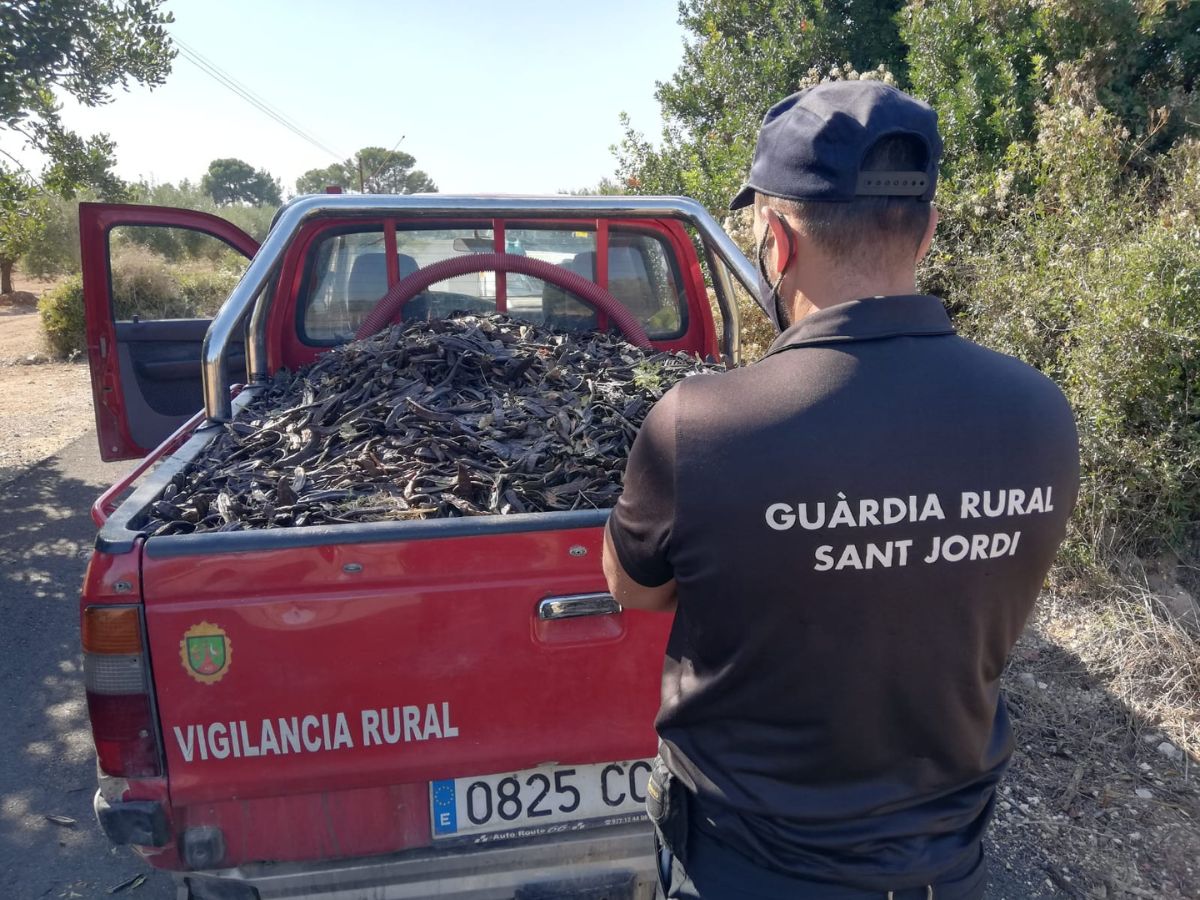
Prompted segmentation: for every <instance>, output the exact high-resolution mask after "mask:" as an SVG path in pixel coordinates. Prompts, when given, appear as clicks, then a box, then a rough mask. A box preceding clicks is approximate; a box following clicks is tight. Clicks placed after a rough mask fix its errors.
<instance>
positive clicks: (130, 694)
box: [83, 606, 162, 778]
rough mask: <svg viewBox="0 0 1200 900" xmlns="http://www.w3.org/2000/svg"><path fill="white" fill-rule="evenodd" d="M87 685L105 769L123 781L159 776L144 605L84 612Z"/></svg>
mask: <svg viewBox="0 0 1200 900" xmlns="http://www.w3.org/2000/svg"><path fill="white" fill-rule="evenodd" d="M83 682H84V686H85V688H86V690H87V701H88V714H89V715H90V716H91V719H92V735H93V736H94V738H95V740H96V755H97V756H98V757H99V759H100V768H101V770H102V771H103V772H105V773H106V774H108V775H116V776H118V777H122V778H134V777H145V776H152V775H158V774H160V773H161V772H162V766H161V763H160V762H159V747H158V737H157V735H156V732H155V727H154V712H153V709H152V708H151V705H150V678H149V674H148V672H147V665H146V653H145V646H144V644H143V641H142V618H141V608H140V607H137V606H89V607H88V608H87V609H85V610H84V611H83Z"/></svg>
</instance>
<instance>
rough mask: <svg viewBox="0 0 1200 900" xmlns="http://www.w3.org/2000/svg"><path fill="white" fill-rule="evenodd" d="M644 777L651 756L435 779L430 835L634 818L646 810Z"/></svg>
mask: <svg viewBox="0 0 1200 900" xmlns="http://www.w3.org/2000/svg"><path fill="white" fill-rule="evenodd" d="M649 777H650V761H649V760H646V759H636V760H632V761H630V762H615V763H597V764H595V765H586V766H542V767H541V768H538V769H526V770H525V771H523V772H505V773H503V774H500V775H478V776H475V777H470V778H452V779H447V780H445V781H434V782H431V783H430V785H429V806H430V811H431V813H432V816H431V818H432V820H433V837H434V838H435V839H438V838H453V837H462V836H464V835H478V834H484V833H487V834H488V839H489V840H506V839H510V838H519V837H536V836H539V835H543V834H553V833H555V832H559V831H570V830H573V828H574V827H582V825H578V823H582V822H583V821H585V820H588V819H600V820H605V822H608V824H618V823H620V822H631V821H636V819H637V818H639V817H640V816H643V815H645V807H646V781H647V780H648V779H649ZM572 823H576V824H575V825H573V824H572Z"/></svg>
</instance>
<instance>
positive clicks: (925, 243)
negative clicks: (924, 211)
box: [917, 203, 939, 263]
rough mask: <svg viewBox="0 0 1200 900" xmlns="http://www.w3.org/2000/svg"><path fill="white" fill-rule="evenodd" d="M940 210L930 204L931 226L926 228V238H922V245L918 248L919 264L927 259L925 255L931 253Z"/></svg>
mask: <svg viewBox="0 0 1200 900" xmlns="http://www.w3.org/2000/svg"><path fill="white" fill-rule="evenodd" d="M938 219H939V216H938V209H937V207H936V206H934V205H933V204H932V203H931V204H929V224H928V225H926V226H925V236H924V237H923V238H921V244H920V246H918V247H917V262H918V263H919V262H920V261H921V260H923V259H924V258H925V254H926V253H928V252H929V245H930V244H932V243H933V233H934V231H936V230H937V224H938Z"/></svg>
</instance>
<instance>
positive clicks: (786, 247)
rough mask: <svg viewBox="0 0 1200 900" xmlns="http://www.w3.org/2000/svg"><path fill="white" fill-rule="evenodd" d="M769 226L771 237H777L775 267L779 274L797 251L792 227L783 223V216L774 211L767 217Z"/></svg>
mask: <svg viewBox="0 0 1200 900" xmlns="http://www.w3.org/2000/svg"><path fill="white" fill-rule="evenodd" d="M767 227H768V228H770V229H771V237H773V238H774V239H775V268H776V272H777V274H779V275H782V274H783V271H784V269H786V268H787V267H788V266H789V265H791V262H792V254H794V253H795V252H796V248H795V246H794V245H793V244H792V232H791V229H790V228H788V227H787V226H786V225H784V224H783V217H782V216H780V215H779V214H778V213H773V214H772V215H770V216H768V217H767Z"/></svg>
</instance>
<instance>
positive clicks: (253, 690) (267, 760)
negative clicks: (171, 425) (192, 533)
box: [142, 514, 670, 834]
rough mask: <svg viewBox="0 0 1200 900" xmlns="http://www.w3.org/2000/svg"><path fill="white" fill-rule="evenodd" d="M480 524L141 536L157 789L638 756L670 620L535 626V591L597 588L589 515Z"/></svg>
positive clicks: (244, 789)
mask: <svg viewBox="0 0 1200 900" xmlns="http://www.w3.org/2000/svg"><path fill="white" fill-rule="evenodd" d="M565 515H572V514H565ZM513 518H519V517H513ZM417 524H419V523H408V524H407V526H405V525H401V526H385V527H387V528H390V529H391V532H390V533H398V532H402V531H403V530H404V529H405V528H406V527H409V528H411V526H412V525H417ZM490 532H491V533H482V534H465V535H462V536H453V537H444V538H434V539H419V540H412V539H409V540H379V539H378V535H379V534H380V533H381V532H380V531H379V530H378V529H376V530H375V531H374V532H372V533H373V535H374V537H373V539H372V540H371V542H362V543H328V544H317V545H313V546H286V545H285V544H284V543H283V542H281V541H280V540H278V538H279V537H280V536H279V534H278V533H276V534H275V535H273V538H275V539H274V540H273V541H272V540H270V539H268V540H266V541H260V542H259V543H261V544H262V546H261V548H255V549H248V550H244V551H238V552H218V553H214V552H211V549H207V550H204V551H203V552H201V551H199V550H198V549H197V548H202V547H207V548H211V547H212V546H213V545H220V544H221V543H222V540H224V545H225V546H228V547H233V546H246V545H250V546H254V545H253V542H254V541H255V539H256V537H258V536H256V535H250V534H240V535H238V534H225V535H215V536H214V537H215V538H217V539H218V540H216V541H212V540H209V541H207V542H204V541H200V540H199V539H198V537H194V538H189V537H180V538H151V539H150V540H149V541H148V542H147V544H146V553H145V556H144V562H143V579H142V583H143V586H144V591H145V603H146V606H145V609H146V627H147V631H148V635H149V641H150V649H151V659H152V668H153V676H154V684H155V692H156V698H157V703H158V712H159V719H160V723H161V726H162V736H163V742H164V746H165V750H166V760H167V767H168V773H169V777H170V781H169V783H170V791H171V797H172V802H173V803H174V804H176V805H191V804H197V803H202V802H206V801H219V800H230V799H234V798H237V799H247V798H253V797H268V796H282V795H287V794H295V793H313V792H320V793H328V792H337V791H341V790H350V789H354V788H362V787H371V786H378V785H396V784H410V783H413V782H429V781H439V780H446V779H455V778H460V777H464V776H474V775H486V774H492V773H503V772H508V771H517V770H524V769H532V768H535V767H540V766H546V765H555V764H565V765H576V764H579V765H584V764H588V763H598V762H606V761H613V760H634V759H637V758H640V757H647V756H652V755H653V754H654V752H655V745H656V738H655V735H654V730H653V720H654V715H655V713H656V711H657V708H658V684H659V674H660V672H661V668H662V658H663V648H664V645H665V642H666V632H667V629H668V627H669V624H670V620H669V617H667V616H656V615H653V614H647V613H638V612H619V613H615V614H606V615H605V614H602V615H589V616H581V617H577V618H566V619H559V620H549V621H547V620H543V619H542V618H540V617H539V615H538V610H539V604H541V602H542V601H543V600H545V599H547V598H552V597H562V596H569V595H576V594H587V593H592V592H597V591H603V590H604V582H603V577H602V575H601V573H600V553H601V540H602V534H603V532H602V529H601V528H599V527H596V526H594V525H593V526H591V527H586V528H573V529H570V530H525V531H513V532H497V531H496V529H494V528H493V529H490ZM410 533H412V532H410ZM266 534H268V535H269V534H270V533H266ZM238 539H241V542H240V543H235V541H237V540H238ZM425 815H426V817H428V810H426V811H425ZM425 833H426V834H429V833H430V832H429V831H428V830H426V831H425Z"/></svg>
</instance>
